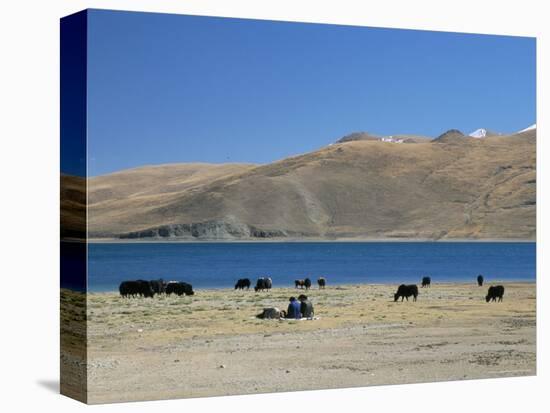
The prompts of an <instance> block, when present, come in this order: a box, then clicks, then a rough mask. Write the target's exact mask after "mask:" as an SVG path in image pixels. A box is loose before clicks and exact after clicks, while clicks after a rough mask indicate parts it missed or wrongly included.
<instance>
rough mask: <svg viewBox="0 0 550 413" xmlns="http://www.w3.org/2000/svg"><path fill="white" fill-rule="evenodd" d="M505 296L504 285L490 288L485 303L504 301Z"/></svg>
mask: <svg viewBox="0 0 550 413" xmlns="http://www.w3.org/2000/svg"><path fill="white" fill-rule="evenodd" d="M503 295H504V287H503V286H502V285H497V286H494V285H492V286H490V287H489V291H487V295H486V296H485V301H487V302H489V301H497V298H498V301H499V302H500V301H502V296H503Z"/></svg>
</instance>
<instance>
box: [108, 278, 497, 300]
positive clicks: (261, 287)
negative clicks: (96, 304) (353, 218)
mask: <svg viewBox="0 0 550 413" xmlns="http://www.w3.org/2000/svg"><path fill="white" fill-rule="evenodd" d="M326 283H327V281H326V279H325V278H324V277H319V279H318V280H317V285H318V286H319V289H324V288H325V286H326ZM431 284H432V280H431V278H430V277H423V278H422V287H423V288H424V287H430V286H431ZM477 284H478V285H479V286H480V287H481V286H483V276H482V275H478V276H477ZM251 285H252V283H251V282H250V279H248V278H240V279H239V280H237V283H236V284H235V289H236V290H244V289H245V288H246V289H247V290H248V289H250V286H251ZM294 285H295V287H296V288H305V289H306V290H308V289H310V288H311V280H310V279H309V278H305V279H303V280H295V281H294ZM272 286H273V281H272V280H271V278H270V277H260V278H258V280H257V281H256V286H255V287H254V291H256V292H258V291H269V290H270V289H271V287H272ZM118 290H119V292H120V295H121V296H122V297H128V298H129V297H151V298H152V297H154V296H155V294H157V295H158V294H166V295H171V294H176V295H178V296H182V295H193V294H195V292H194V291H193V286H192V285H191V284H188V283H186V282H181V281H168V282H165V281H164V280H162V279H159V280H151V281H146V280H135V281H123V282H121V283H120V286H119V288H118ZM503 296H504V287H503V286H502V285H496V286H491V287H489V290H488V291H487V295H486V296H485V300H486V301H487V302H489V301H497V300H498V301H502V297H503ZM409 297H413V301H416V298H417V297H418V286H416V284H411V285H405V284H401V285H400V286H399V287H398V288H397V292H396V293H395V294H394V301H397V300H399V298H401V301H403V300H405V299H406V300H407V301H409Z"/></svg>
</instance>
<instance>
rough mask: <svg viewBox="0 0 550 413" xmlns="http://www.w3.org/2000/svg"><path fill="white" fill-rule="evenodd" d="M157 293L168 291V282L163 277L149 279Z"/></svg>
mask: <svg viewBox="0 0 550 413" xmlns="http://www.w3.org/2000/svg"><path fill="white" fill-rule="evenodd" d="M149 283H150V284H151V287H152V288H153V291H154V293H155V294H164V293H165V292H166V283H165V282H164V280H163V279H162V278H159V279H158V280H151V281H149Z"/></svg>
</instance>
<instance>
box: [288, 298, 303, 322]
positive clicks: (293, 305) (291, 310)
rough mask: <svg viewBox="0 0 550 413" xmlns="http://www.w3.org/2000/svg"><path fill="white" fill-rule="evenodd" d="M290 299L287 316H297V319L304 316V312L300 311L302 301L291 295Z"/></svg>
mask: <svg viewBox="0 0 550 413" xmlns="http://www.w3.org/2000/svg"><path fill="white" fill-rule="evenodd" d="M288 301H290V302H289V304H288V309H287V311H286V318H295V319H297V320H299V319H300V318H302V313H301V312H300V302H299V301H298V300H297V299H296V297H290V299H289V300H288Z"/></svg>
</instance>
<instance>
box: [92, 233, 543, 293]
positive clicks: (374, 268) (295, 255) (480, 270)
mask: <svg viewBox="0 0 550 413" xmlns="http://www.w3.org/2000/svg"><path fill="white" fill-rule="evenodd" d="M88 260H89V261H88V262H89V267H88V289H89V291H115V290H118V285H119V284H120V282H121V281H123V280H131V279H156V278H163V279H164V280H180V281H186V282H189V283H191V284H192V285H193V287H194V288H199V289H200V288H227V287H233V286H234V284H235V280H236V279H238V278H250V279H251V280H253V282H254V280H255V279H256V278H257V277H259V276H264V275H268V276H270V277H271V278H272V279H273V285H274V287H289V286H293V281H294V280H295V279H297V278H305V277H310V278H311V279H312V280H313V281H314V282H315V280H316V279H317V278H318V277H319V276H324V277H326V278H327V283H328V285H335V284H359V283H393V284H396V283H418V282H419V281H420V279H421V277H422V276H423V275H429V276H431V277H432V282H434V283H436V282H452V281H456V282H463V281H467V282H475V277H477V275H478V274H483V276H484V277H485V280H486V282H487V283H490V282H495V281H535V277H536V244H535V243H534V242H532V243H531V242H522V243H514V242H281V243H278V242H277V243H275V242H273V243H271V242H270V243H205V242H201V243H111V244H109V243H96V244H93V243H92V244H89V247H88Z"/></svg>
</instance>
